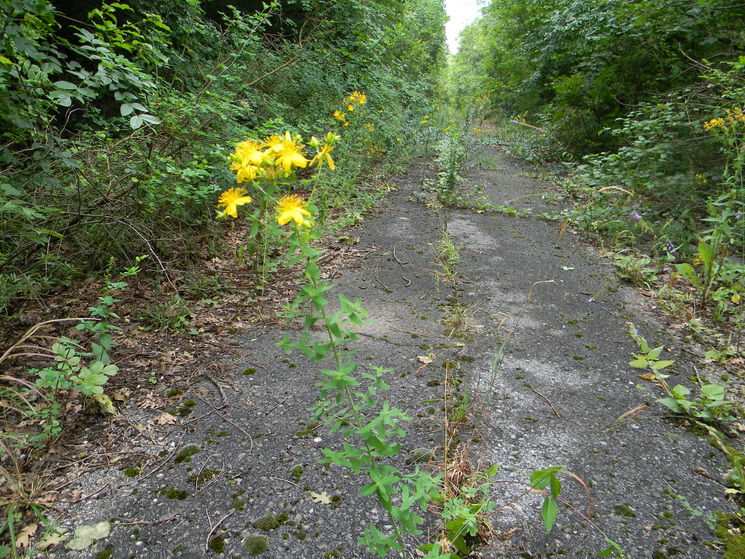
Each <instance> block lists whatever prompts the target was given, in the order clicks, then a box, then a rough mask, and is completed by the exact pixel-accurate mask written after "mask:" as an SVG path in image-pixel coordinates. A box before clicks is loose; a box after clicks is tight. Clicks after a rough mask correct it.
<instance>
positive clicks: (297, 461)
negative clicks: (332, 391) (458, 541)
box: [48, 146, 728, 559]
mask: <svg viewBox="0 0 745 559" xmlns="http://www.w3.org/2000/svg"><path fill="white" fill-rule="evenodd" d="M473 160H474V161H477V163H476V164H474V165H472V166H471V167H470V168H469V169H466V170H464V171H463V172H462V173H461V174H462V175H463V181H462V182H461V183H460V185H459V187H460V188H461V192H462V193H463V194H464V196H466V195H468V194H469V193H473V192H477V191H480V192H481V196H483V197H487V198H488V199H489V201H490V204H485V203H484V204H482V206H481V209H479V210H478V211H473V210H469V209H453V208H442V207H439V206H438V205H437V204H433V203H432V198H431V195H430V193H429V192H428V189H427V188H426V184H423V182H422V179H423V178H425V179H426V178H427V177H429V178H430V179H431V178H432V172H431V170H430V168H429V165H430V164H429V162H424V161H419V162H418V163H415V164H414V165H412V167H411V168H410V172H409V173H408V174H407V175H405V176H400V177H396V178H394V179H392V183H393V184H395V187H396V188H395V189H394V191H393V192H392V193H391V195H390V196H389V198H388V199H387V200H386V201H385V203H384V204H383V205H382V206H381V207H380V209H379V210H378V211H377V212H376V214H375V215H373V216H371V217H370V218H368V219H366V220H365V221H364V222H363V223H362V224H361V225H360V226H359V227H357V228H356V229H355V230H353V231H351V232H348V233H346V235H347V236H348V237H354V238H356V237H359V241H358V242H357V243H356V244H354V246H353V247H351V248H348V247H347V248H342V245H339V246H336V247H331V248H330V249H329V250H338V251H346V252H345V254H346V255H347V257H345V258H343V259H336V260H335V259H332V260H331V262H332V264H330V265H329V266H327V267H326V268H325V269H324V272H325V273H326V275H327V276H329V277H330V278H331V281H332V282H333V283H334V285H335V291H337V292H339V293H344V294H346V295H347V296H348V297H349V298H350V299H354V298H357V297H359V298H360V299H361V300H362V302H363V304H364V306H365V307H366V308H367V310H368V313H369V317H370V319H371V320H370V321H369V322H367V323H366V324H365V325H364V326H362V327H361V328H360V331H359V334H360V337H359V340H358V341H357V342H355V343H354V344H350V346H351V347H350V348H349V349H353V350H356V351H357V353H356V359H357V361H358V362H359V363H360V364H361V365H362V366H365V365H366V364H368V363H369V364H371V365H377V366H381V367H385V368H388V369H391V370H392V372H389V373H387V376H386V379H387V382H388V383H389V384H390V386H391V390H390V391H388V392H387V393H386V394H387V396H386V397H387V398H388V399H389V400H390V402H391V403H392V404H395V405H397V406H399V407H401V408H404V409H406V410H408V412H409V415H410V416H411V417H412V418H413V419H412V421H411V422H410V423H409V424H408V425H407V427H406V429H407V437H406V438H405V439H404V441H403V448H404V450H403V452H402V453H401V455H400V464H399V467H402V468H407V467H413V465H412V464H413V463H418V464H419V465H420V466H422V467H432V468H436V467H437V466H436V465H437V463H438V459H441V457H442V445H443V424H444V419H443V408H444V407H447V406H445V405H444V402H443V398H444V397H448V398H450V403H452V402H453V401H457V402H458V405H459V406H460V408H459V409H460V412H461V416H460V417H459V419H460V420H461V423H462V426H461V427H460V429H459V431H458V436H457V440H453V439H451V440H450V442H449V444H452V445H453V446H454V447H456V448H457V452H458V455H459V456H460V457H461V458H462V459H463V460H467V461H468V463H469V464H470V467H472V469H474V470H475V469H478V468H482V469H483V468H485V467H486V466H488V465H493V464H496V465H499V470H498V473H497V475H496V477H495V478H493V480H492V481H493V484H492V485H491V490H490V491H491V495H492V499H493V501H494V503H495V505H496V506H495V511H494V513H493V515H492V516H491V526H492V536H493V537H492V538H491V541H490V543H489V544H488V545H487V546H486V547H484V548H482V549H479V550H477V551H476V552H475V553H474V555H473V556H474V557H572V558H580V557H591V556H596V554H597V553H598V552H599V551H601V550H603V549H605V548H606V547H607V546H608V544H607V542H606V540H605V538H606V537H607V538H610V539H611V540H613V541H615V542H617V543H618V545H619V546H620V547H621V548H623V550H624V552H625V554H626V555H625V556H626V557H629V558H654V559H658V558H664V557H690V558H697V559H701V558H709V557H720V556H721V553H720V552H719V551H718V550H717V546H716V537H715V534H714V531H713V517H712V514H713V513H714V512H716V511H722V510H727V506H728V504H727V502H726V500H725V497H724V488H723V486H722V485H721V483H719V480H721V479H723V478H722V477H721V476H722V472H724V471H726V469H727V461H726V460H725V459H724V457H723V456H722V455H721V454H720V453H719V452H718V451H717V450H715V449H714V448H713V447H712V446H711V445H710V444H709V443H708V442H707V440H706V439H705V438H703V437H700V436H698V435H696V434H694V433H692V432H691V431H690V430H689V429H687V428H686V427H685V426H683V425H681V424H679V423H676V422H675V421H672V420H671V419H669V418H666V417H665V415H664V411H665V410H664V408H662V407H661V406H660V405H658V404H656V403H655V399H656V398H659V397H661V396H662V393H661V391H660V389H659V388H658V387H656V386H655V385H654V384H653V383H651V382H649V381H647V380H643V379H640V378H639V377H638V376H637V374H638V373H639V370H637V369H632V368H630V367H629V366H628V362H629V361H630V360H631V359H632V358H633V357H632V353H633V352H635V351H637V346H636V344H635V343H634V341H633V340H632V339H631V337H630V336H629V335H628V333H627V331H628V330H629V328H630V327H634V328H636V329H637V330H638V332H639V333H640V334H641V335H643V336H644V337H646V339H648V340H649V341H650V343H655V344H664V346H665V348H666V352H665V356H666V357H665V358H666V359H671V360H675V361H676V363H675V365H674V366H673V367H672V368H671V369H670V370H671V374H672V375H673V378H671V379H670V380H671V381H672V384H676V383H677V382H686V379H687V377H689V376H690V375H691V374H693V369H692V366H693V364H692V363H690V362H689V361H688V360H689V358H690V357H691V355H690V354H689V353H686V352H682V351H681V348H680V344H679V342H678V341H677V340H676V338H675V337H674V336H673V335H671V334H669V333H668V332H666V329H665V326H664V325H663V324H662V323H660V322H659V319H658V318H655V315H654V313H653V312H652V309H651V308H650V306H651V303H650V300H649V299H647V298H645V297H644V296H643V295H641V294H640V293H639V292H638V291H637V290H636V289H634V288H633V287H632V286H630V285H629V284H624V283H623V282H622V281H621V280H619V279H617V278H616V276H615V274H614V271H613V269H612V267H611V265H610V264H609V263H608V262H606V261H604V260H603V259H602V258H601V257H600V256H599V255H598V254H597V253H596V251H595V250H594V249H593V248H592V247H590V246H588V245H586V244H583V243H582V242H580V241H579V240H578V239H577V237H576V236H575V235H574V234H573V233H572V232H571V227H569V228H566V229H564V230H563V228H562V226H563V224H564V222H563V218H558V219H557V218H556V217H557V216H559V215H560V213H561V201H560V200H558V198H559V196H558V190H557V189H556V187H554V186H553V185H552V184H551V183H549V182H546V181H543V180H540V179H537V178H533V174H532V171H534V169H531V168H529V167H528V166H527V165H524V164H522V163H520V162H518V161H516V160H514V159H512V158H511V157H509V156H508V155H506V154H505V153H504V152H503V151H501V150H500V149H499V148H497V147H494V146H486V147H481V148H479V151H478V153H476V154H475V155H474V157H473ZM425 182H426V181H425ZM495 207H496V208H499V211H494V209H493V208H495ZM443 252H445V253H447V254H446V257H447V256H448V255H449V257H450V258H449V260H448V264H447V265H446V266H443V265H442V259H443V256H442V255H443ZM438 256H439V261H438ZM243 318H244V319H248V318H249V317H243ZM244 322H247V320H244ZM631 325H633V326H631ZM286 333H290V334H291V335H297V333H298V332H297V331H296V329H293V328H290V327H286V328H280V327H273V326H264V327H249V328H247V329H246V330H244V331H242V332H241V333H240V334H239V335H238V336H237V337H236V338H235V342H234V345H235V348H236V351H237V356H236V357H235V358H234V359H232V360H230V361H227V362H225V363H223V364H222V370H223V374H222V375H221V376H219V377H218V376H215V375H213V376H212V377H210V378H209V379H205V380H204V381H203V382H199V383H196V384H195V385H194V386H193V387H192V388H191V393H190V394H187V396H188V397H189V400H190V401H191V402H192V404H191V411H190V413H189V415H186V416H184V417H178V416H177V417H178V422H177V423H176V424H175V425H168V424H166V425H158V424H157V421H155V420H156V419H157V418H158V417H159V414H160V413H161V410H146V409H145V410H143V409H129V410H126V411H125V412H124V413H126V414H128V416H129V417H128V420H129V421H130V423H132V424H142V425H146V426H147V428H146V433H147V436H146V437H145V436H143V437H139V438H137V439H136V440H135V441H134V442H133V443H132V444H133V445H135V446H139V447H141V448H142V450H143V452H145V453H146V455H147V456H149V457H151V458H150V459H146V460H143V461H142V463H140V464H138V465H136V470H135V471H134V472H132V470H129V472H128V473H129V474H130V475H125V471H122V470H120V469H117V468H116V467H113V468H112V469H110V470H107V471H100V472H97V473H95V474H92V475H88V476H86V477H85V478H84V479H81V480H80V490H81V491H82V493H83V494H84V495H90V498H87V499H84V500H83V501H82V502H80V503H78V504H76V505H74V506H72V507H71V508H70V509H69V510H67V511H66V512H67V515H68V516H67V519H66V520H65V525H66V527H67V528H68V529H69V530H70V533H72V532H73V531H74V530H75V528H76V527H80V526H94V525H95V524H96V523H99V522H103V523H105V524H106V523H107V524H108V530H103V531H102V532H101V533H99V534H97V536H96V537H92V538H91V539H90V541H88V542H87V543H88V545H86V546H85V547H84V548H82V549H80V550H71V549H68V548H64V547H62V546H58V547H56V548H52V549H51V550H50V551H49V552H48V556H49V557H60V558H62V557H70V558H78V557H80V558H82V557H86V558H88V557H92V556H96V557H98V556H100V557H104V556H106V557H111V558H114V559H116V558H129V557H180V558H189V557H193V558H197V557H231V558H232V557H251V556H254V555H260V556H262V557H267V558H285V557H305V558H330V557H343V558H347V559H350V558H355V557H360V558H362V557H372V556H373V555H371V554H370V553H369V552H368V551H367V550H365V549H364V548H362V547H360V546H358V545H357V538H358V537H359V536H360V535H361V534H362V532H363V530H364V529H365V527H366V526H368V525H369V524H370V523H375V524H376V525H377V526H378V527H379V528H380V529H381V530H383V531H385V530H386V529H390V527H389V526H387V521H386V517H385V516H384V511H383V509H382V507H381V506H380V505H379V504H378V503H377V502H376V501H375V500H374V499H373V498H372V497H363V496H361V495H360V493H359V488H360V487H361V486H362V485H364V483H366V482H365V481H364V480H363V479H361V477H362V476H357V477H354V476H352V477H349V476H347V474H346V472H343V471H341V470H339V469H337V468H335V467H328V466H324V465H321V464H319V463H318V460H319V459H320V458H321V449H322V448H324V447H326V446H328V447H330V448H334V447H335V445H339V444H341V442H342V441H341V438H340V437H339V435H338V434H329V433H328V432H327V431H326V430H325V429H324V427H323V426H322V425H318V424H317V423H313V422H312V421H311V413H310V412H309V411H308V409H309V408H311V407H312V406H313V404H314V402H315V401H316V399H317V398H318V388H317V386H316V383H317V382H318V381H319V377H320V375H319V372H318V364H313V363H309V362H308V361H307V360H306V359H304V358H302V357H301V356H298V355H295V354H293V355H290V356H286V355H285V354H284V353H283V352H282V351H281V350H280V349H279V348H278V347H277V346H276V344H277V342H278V341H279V340H280V339H281V338H282V337H283V336H284V335H285V334H286ZM452 412H453V409H452V406H451V407H450V408H449V413H452ZM428 462H429V464H430V466H427V463H428ZM549 466H561V467H562V468H563V469H564V470H565V471H567V472H571V474H567V475H563V476H562V478H561V479H562V494H561V497H562V500H563V501H565V502H566V503H568V504H569V505H571V508H568V507H561V510H560V513H559V518H558V520H557V522H556V525H555V526H554V527H553V529H552V531H551V532H550V533H549V534H546V533H545V529H544V526H543V524H542V521H541V518H540V510H541V504H542V499H541V496H540V495H537V494H535V493H528V492H527V491H526V489H527V488H528V481H529V476H530V473H531V472H532V471H533V470H537V469H543V468H547V467H549ZM132 474H133V475H132ZM130 476H131V477H130ZM588 519H590V520H591V522H592V525H590V523H588V521H587V520H588ZM429 520H430V521H431V524H430V530H431V533H430V537H433V538H436V537H437V533H436V530H437V528H438V526H437V524H436V519H434V518H431V519H429ZM427 537H428V536H427V534H425V535H423V536H421V537H420V539H419V541H418V542H417V541H414V540H413V539H412V540H411V541H410V542H409V544H410V546H409V548H408V549H407V557H415V556H417V555H416V553H417V552H416V549H415V546H416V544H417V543H424V542H425V541H426V540H427ZM83 543H86V542H83ZM81 545H82V544H81ZM101 552H104V553H108V555H95V554H96V553H101Z"/></svg>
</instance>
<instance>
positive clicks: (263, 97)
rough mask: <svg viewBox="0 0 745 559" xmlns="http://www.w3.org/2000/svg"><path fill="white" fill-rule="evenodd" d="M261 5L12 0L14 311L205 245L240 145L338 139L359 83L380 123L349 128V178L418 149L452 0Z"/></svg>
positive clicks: (1, 153) (4, 215)
mask: <svg viewBox="0 0 745 559" xmlns="http://www.w3.org/2000/svg"><path fill="white" fill-rule="evenodd" d="M263 4H264V3H262V2H254V1H252V0H244V1H238V2H232V1H231V2H218V1H213V2H207V1H201V2H200V1H199V0H162V1H161V0H158V1H157V2H156V1H155V0H131V2H126V3H125V2H121V3H111V4H106V3H104V2H100V1H96V2H91V1H85V0H74V1H70V2H55V3H50V2H49V1H48V0H13V1H12V2H2V3H0V27H2V30H3V33H2V40H1V41H0V286H2V289H0V311H3V310H5V311H7V310H8V309H9V308H10V307H9V306H8V305H10V304H11V303H12V302H13V301H17V300H23V298H24V297H27V296H31V295H34V294H35V293H39V292H42V291H44V290H45V289H47V288H49V287H50V286H51V285H54V284H64V283H66V282H67V281H69V279H70V277H72V276H73V275H75V274H78V273H80V272H81V271H87V272H93V273H95V272H96V271H98V270H101V269H103V268H104V267H106V266H108V265H109V261H110V259H111V258H115V259H117V260H122V261H131V260H132V259H133V258H134V257H135V256H137V255H141V254H150V255H151V256H152V257H153V258H151V259H150V260H149V261H150V262H157V263H158V264H157V266H158V267H159V269H160V271H161V272H163V273H165V271H166V268H167V267H168V262H183V261H184V260H185V259H188V258H191V257H193V256H195V255H196V254H197V253H198V251H199V250H200V243H199V242H197V241H198V239H199V235H200V234H204V238H205V239H208V238H209V234H210V231H211V228H212V225H211V224H212V222H213V216H214V210H213V207H214V203H215V200H216V196H217V193H218V192H219V191H221V190H223V189H224V188H226V187H228V186H230V185H231V184H232V183H233V182H234V180H235V179H234V178H233V177H231V176H230V173H229V172H228V171H227V165H226V157H227V155H228V154H229V153H230V151H232V148H233V146H234V144H235V143H236V142H237V141H240V140H242V139H245V138H246V137H248V136H251V137H263V136H264V135H267V134H276V133H283V132H284V130H287V129H293V130H295V131H297V132H300V133H302V134H304V135H305V136H306V137H310V135H312V134H316V135H319V136H320V135H321V134H325V133H326V131H328V130H329V129H333V128H334V127H335V126H340V124H339V122H337V121H335V120H334V118H333V117H332V113H333V111H334V110H335V109H338V108H339V107H340V106H341V103H342V100H343V99H344V98H345V97H346V96H348V95H349V94H351V93H352V92H353V91H355V90H359V91H365V93H366V94H367V98H368V105H367V107H369V110H368V113H369V115H370V116H369V118H370V122H369V123H368V124H369V129H366V130H363V131H352V130H350V129H348V130H342V132H343V133H344V140H345V141H346V142H347V143H346V144H343V146H340V148H338V150H337V151H336V152H335V154H336V155H337V157H339V158H340V159H341V160H342V161H344V160H346V161H345V168H346V169H347V174H346V175H342V176H343V177H344V176H345V177H346V178H345V179H343V180H346V181H348V182H350V183H351V182H353V181H354V180H355V178H356V176H357V175H358V174H359V173H361V172H362V171H363V170H364V169H368V168H370V167H371V165H372V164H373V163H374V161H373V159H374V158H381V157H389V158H395V157H405V156H406V149H405V148H406V147H408V146H411V145H413V144H414V142H412V141H411V139H410V134H411V132H410V131H409V130H408V128H407V125H406V122H407V119H409V118H411V119H415V118H418V115H421V114H423V113H424V112H426V111H427V108H428V107H427V104H428V100H427V95H429V94H431V93H432V92H434V91H436V90H437V85H436V84H437V83H438V80H439V73H440V71H441V70H442V68H443V65H444V62H445V60H444V52H445V51H444V49H445V41H444V22H445V15H444V9H443V4H442V1H441V0H406V1H403V2H400V1H393V0H346V1H344V2H338V1H331V0H282V1H274V2H267V4H268V5H267V6H266V7H265V6H264V5H263ZM420 12H421V14H422V15H421V16H420V15H419V13H420ZM350 191H351V189H350ZM337 202H338V203H340V204H346V205H348V204H347V202H346V201H345V200H343V199H341V198H340V199H339V200H338V201H337ZM330 203H333V202H330Z"/></svg>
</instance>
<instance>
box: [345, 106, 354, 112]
mask: <svg viewBox="0 0 745 559" xmlns="http://www.w3.org/2000/svg"><path fill="white" fill-rule="evenodd" d="M347 110H348V111H349V112H350V113H352V112H354V105H347Z"/></svg>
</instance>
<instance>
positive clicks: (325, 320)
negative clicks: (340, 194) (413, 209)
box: [306, 259, 403, 548]
mask: <svg viewBox="0 0 745 559" xmlns="http://www.w3.org/2000/svg"><path fill="white" fill-rule="evenodd" d="M308 261H309V262H310V259H308ZM316 261H317V260H316ZM314 263H315V262H314ZM306 275H307V274H306ZM308 279H309V281H310V282H311V284H312V285H313V287H314V288H318V281H316V280H315V279H313V278H312V277H310V276H309V275H308ZM319 306H320V310H321V316H322V317H323V324H324V326H325V327H326V335H327V336H328V339H329V342H330V343H331V350H332V351H333V354H334V361H335V363H336V368H337V370H340V369H341V366H342V363H341V356H340V355H339V348H338V347H337V345H336V339H335V338H334V335H333V334H332V333H331V328H330V327H329V320H328V314H327V313H326V306H325V305H319ZM344 395H345V396H346V399H347V402H348V403H349V407H350V408H351V410H352V412H353V414H354V421H355V424H356V425H357V429H358V430H359V429H362V417H361V416H360V412H359V410H358V409H357V405H356V404H355V402H354V398H353V397H352V392H351V391H350V390H349V387H348V386H345V387H344ZM362 442H363V443H364V444H365V450H366V451H367V455H368V456H369V458H370V464H372V463H373V461H374V458H375V456H374V455H373V451H372V448H370V445H369V444H368V443H367V441H365V440H363V441H362ZM386 512H387V513H388V518H389V519H390V521H391V525H392V526H393V529H394V530H395V531H396V540H397V541H398V543H399V545H400V546H401V548H403V540H402V539H401V531H400V530H399V529H398V522H396V519H395V518H394V517H393V514H392V513H391V511H389V510H386Z"/></svg>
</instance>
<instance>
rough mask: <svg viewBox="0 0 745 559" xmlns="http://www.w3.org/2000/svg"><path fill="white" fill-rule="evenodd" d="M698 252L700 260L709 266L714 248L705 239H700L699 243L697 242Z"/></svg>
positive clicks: (712, 258)
mask: <svg viewBox="0 0 745 559" xmlns="http://www.w3.org/2000/svg"><path fill="white" fill-rule="evenodd" d="M698 254H699V256H700V257H701V260H702V261H703V262H704V264H706V265H707V266H710V265H711V263H712V261H713V260H714V250H713V249H712V248H711V245H709V243H707V242H706V241H701V242H700V243H698Z"/></svg>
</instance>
